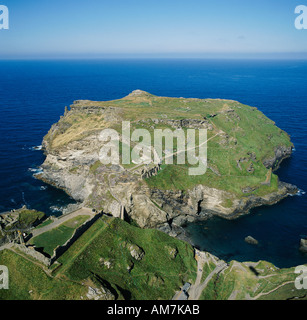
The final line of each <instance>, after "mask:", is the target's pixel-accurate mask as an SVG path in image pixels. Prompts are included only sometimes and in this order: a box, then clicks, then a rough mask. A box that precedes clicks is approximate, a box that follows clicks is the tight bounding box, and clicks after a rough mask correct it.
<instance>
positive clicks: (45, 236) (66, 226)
mask: <svg viewBox="0 0 307 320" xmlns="http://www.w3.org/2000/svg"><path fill="white" fill-rule="evenodd" d="M88 218H89V216H86V215H84V216H78V217H75V218H73V219H70V220H68V221H67V222H65V223H63V224H61V225H60V226H58V227H56V228H54V229H52V230H50V231H47V232H44V233H42V234H40V235H38V236H36V237H35V238H33V239H31V240H30V244H34V245H35V246H36V247H38V248H43V249H44V252H46V253H47V254H49V255H50V256H52V255H53V250H54V249H55V248H56V247H57V246H59V245H63V244H64V243H65V242H66V241H67V240H68V239H70V238H71V237H72V235H73V233H74V231H75V229H76V228H77V227H78V226H80V225H81V224H82V223H84V222H85V221H86V220H87V219H88Z"/></svg>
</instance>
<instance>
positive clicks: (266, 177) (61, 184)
mask: <svg viewBox="0 0 307 320" xmlns="http://www.w3.org/2000/svg"><path fill="white" fill-rule="evenodd" d="M122 121H130V122H131V131H132V130H133V129H135V128H143V129H148V130H149V131H152V130H153V129H156V128H163V129H164V128H170V129H172V130H174V128H182V129H184V130H186V129H187V128H196V129H199V128H204V129H207V130H208V138H209V140H210V142H209V140H208V169H207V172H206V173H205V174H204V175H202V176H196V177H195V176H189V175H188V174H187V167H186V166H185V165H176V164H174V165H167V164H164V163H162V164H161V166H160V165H159V166H155V165H153V164H149V165H144V166H140V165H133V164H131V165H123V164H122V163H120V164H118V165H103V164H101V163H100V161H99V152H100V149H101V148H102V147H103V146H104V143H103V142H102V141H100V139H99V134H100V132H101V130H103V129H105V128H113V129H116V130H118V129H119V127H120V126H121V122H122ZM120 139H121V138H120ZM121 142H122V143H123V140H122V139H121ZM175 147H176V146H175ZM175 147H174V150H175V151H176V148H175ZM43 148H44V150H45V154H46V160H45V162H44V163H43V165H42V168H43V172H42V173H41V174H40V175H39V176H37V177H38V178H40V179H42V180H44V181H45V182H47V183H50V184H52V185H54V186H56V187H58V188H61V189H63V190H65V191H66V192H67V193H68V194H69V195H71V196H72V197H73V198H74V199H76V200H79V201H82V202H84V203H85V205H86V206H90V207H93V208H95V209H97V210H103V211H104V212H106V213H111V214H112V215H114V216H120V215H121V210H122V208H123V207H124V211H125V215H127V216H129V217H130V218H131V219H133V220H135V221H136V222H137V223H138V224H139V225H140V226H141V227H162V226H163V225H166V224H173V225H181V224H183V223H184V222H185V221H191V220H195V219H204V218H206V217H207V216H208V215H219V216H222V217H225V218H229V219H230V218H235V217H237V216H238V215H240V214H244V213H247V212H248V211H249V210H250V209H251V208H253V207H255V206H260V205H264V204H273V203H276V202H277V201H279V200H280V199H282V198H284V197H286V196H287V195H288V194H289V193H295V192H296V188H295V187H294V186H291V185H289V184H285V183H281V182H279V181H278V177H277V176H276V175H274V174H273V173H272V169H273V170H274V169H276V168H277V167H278V166H279V164H280V163H281V161H282V160H283V159H285V158H287V157H289V156H290V155H291V151H292V144H291V142H290V139H289V136H288V135H287V134H286V133H285V132H284V131H282V130H280V129H279V128H277V127H276V126H275V124H274V123H273V122H272V121H271V120H269V119H268V118H267V117H265V116H264V115H263V114H262V113H261V112H260V111H258V110H257V109H256V108H252V107H248V106H244V105H241V104H240V103H238V102H236V101H227V100H211V99H206V100H200V99H184V98H178V99H176V98H165V97H156V96H153V95H150V94H148V93H146V92H143V91H140V90H136V91H134V92H133V93H131V94H130V95H128V96H127V97H125V98H123V99H120V100H115V101H107V102H92V101H77V102H75V103H74V104H73V105H72V106H71V109H70V111H66V112H65V115H64V116H63V117H61V119H60V121H59V122H58V123H56V124H54V125H53V126H52V128H51V129H50V131H49V133H48V134H47V135H46V136H45V138H44V141H43ZM168 152H169V150H168ZM166 154H167V153H166V151H165V155H166Z"/></svg>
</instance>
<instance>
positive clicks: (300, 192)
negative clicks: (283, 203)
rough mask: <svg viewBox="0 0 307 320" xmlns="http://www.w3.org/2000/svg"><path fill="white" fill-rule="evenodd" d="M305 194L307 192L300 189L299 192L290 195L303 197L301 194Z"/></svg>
mask: <svg viewBox="0 0 307 320" xmlns="http://www.w3.org/2000/svg"><path fill="white" fill-rule="evenodd" d="M305 194H306V192H305V191H304V190H302V189H298V191H297V193H295V194H290V196H299V197H301V196H303V195H305Z"/></svg>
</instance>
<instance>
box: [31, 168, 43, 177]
mask: <svg viewBox="0 0 307 320" xmlns="http://www.w3.org/2000/svg"><path fill="white" fill-rule="evenodd" d="M28 171H31V172H33V173H34V174H33V175H36V174H39V173H42V172H43V169H42V168H28Z"/></svg>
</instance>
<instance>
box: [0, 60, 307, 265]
mask: <svg viewBox="0 0 307 320" xmlns="http://www.w3.org/2000/svg"><path fill="white" fill-rule="evenodd" d="M306 74H307V61H290V60H288V61H272V60H270V61H265V60H258V61H257V60H253V61H252V60H242V61H239V60H229V61H226V60H197V59H195V60H162V59H159V60H132V59H131V60H91V61H77V60H76V61H59V60H58V61H0V119H1V126H0V136H1V142H2V143H1V144H0V177H1V179H0V211H5V210H9V209H13V208H16V207H20V206H21V205H23V204H26V205H27V206H29V207H31V208H35V209H40V210H44V211H46V212H47V213H48V214H57V213H58V214H60V212H61V210H62V208H63V206H65V205H67V204H68V203H71V202H73V200H72V199H70V198H69V197H68V196H67V195H66V194H65V193H64V192H62V191H60V190H56V189H54V188H52V187H50V186H47V185H45V184H44V183H42V182H40V181H37V180H35V179H34V178H33V173H34V172H35V170H37V169H38V167H39V165H40V164H41V163H42V162H43V161H44V155H43V153H42V152H41V151H40V150H35V149H33V147H34V146H39V145H41V142H42V138H43V136H44V135H45V134H46V133H47V132H48V130H49V128H50V127H51V125H52V124H53V123H54V122H56V121H58V119H59V117H60V116H61V115H62V114H63V112H64V107H65V106H68V105H70V104H71V103H72V102H73V101H74V100H78V99H90V100H111V99H118V98H121V97H123V96H125V95H127V94H129V93H130V92H131V91H133V90H135V89H142V90H145V91H148V92H150V93H152V94H155V95H160V96H173V97H195V98H224V99H233V100H238V101H240V102H242V103H245V104H248V105H252V106H256V107H258V108H259V109H260V110H261V111H263V112H264V113H265V114H266V115H267V116H268V117H270V118H271V119H272V120H274V121H275V122H276V124H277V125H278V126H279V127H281V128H282V129H284V130H285V131H287V132H288V133H289V134H290V135H291V138H292V141H293V143H294V144H295V147H296V151H295V152H294V154H293V157H292V158H291V159H289V160H286V161H285V162H284V163H283V165H282V167H281V168H280V170H279V172H278V174H279V176H280V178H281V180H283V181H286V182H290V183H293V184H296V185H297V186H298V187H299V188H301V189H302V190H307V173H306V163H307V142H306V141H307V140H306V138H307V130H306V120H307V108H306V107H307V77H306ZM187 230H188V231H189V232H190V235H191V238H192V240H193V242H194V243H195V245H197V246H199V247H201V248H202V249H206V250H209V251H211V252H213V253H215V254H216V255H218V256H220V257H222V258H225V259H237V260H259V259H266V260H269V261H272V262H273V263H275V264H276V265H277V266H292V265H295V264H301V263H306V262H307V257H306V256H304V255H302V254H300V253H299V252H298V243H299V239H300V237H302V236H304V235H306V234H307V202H306V195H301V196H295V197H289V198H288V199H285V200H283V201H282V202H280V203H279V204H277V205H275V206H272V207H264V208H258V209H255V210H254V211H253V213H252V214H251V215H249V216H245V217H242V218H240V219H238V220H235V221H225V220H221V219H213V220H210V221H208V222H205V223H201V224H200V223H197V224H191V225H189V226H188V227H187ZM247 235H251V236H253V237H255V238H256V239H258V240H259V243H260V245H259V247H252V246H250V245H248V244H246V243H245V242H244V238H245V236H247Z"/></svg>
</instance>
